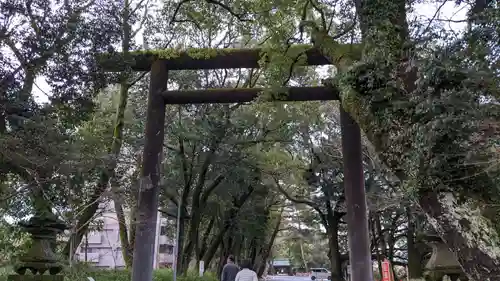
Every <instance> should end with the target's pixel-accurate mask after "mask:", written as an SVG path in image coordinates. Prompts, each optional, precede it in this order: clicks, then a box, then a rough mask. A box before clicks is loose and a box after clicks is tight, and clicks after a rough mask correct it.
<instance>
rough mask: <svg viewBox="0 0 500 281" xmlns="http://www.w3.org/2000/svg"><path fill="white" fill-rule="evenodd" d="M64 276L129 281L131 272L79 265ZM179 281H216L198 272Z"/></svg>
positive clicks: (164, 278) (160, 280)
mask: <svg viewBox="0 0 500 281" xmlns="http://www.w3.org/2000/svg"><path fill="white" fill-rule="evenodd" d="M4 269H5V270H4V271H2V272H1V273H0V280H1V281H5V280H7V275H9V274H12V273H11V272H9V268H4ZM62 274H64V276H65V280H75V281H88V279H87V277H92V278H94V279H95V280H96V281H129V280H130V278H131V272H130V271H129V270H112V269H111V270H99V269H95V268H92V267H91V266H85V265H77V266H76V268H73V269H67V270H65V271H64V272H63V273H62ZM153 280H154V281H172V280H173V275H172V271H171V270H170V269H158V270H155V271H154V273H153ZM177 280H179V281H216V280H218V279H217V278H216V277H215V275H213V274H212V273H210V272H206V273H205V274H204V275H203V276H202V277H199V275H198V272H194V271H193V272H191V271H190V272H188V274H187V275H186V276H178V277H177Z"/></svg>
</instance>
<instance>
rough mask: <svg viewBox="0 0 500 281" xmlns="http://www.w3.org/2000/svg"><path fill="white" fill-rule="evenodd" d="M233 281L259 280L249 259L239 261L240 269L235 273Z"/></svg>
mask: <svg viewBox="0 0 500 281" xmlns="http://www.w3.org/2000/svg"><path fill="white" fill-rule="evenodd" d="M235 281H259V278H258V277H257V273H255V271H253V270H252V263H251V262H250V261H249V260H245V261H243V262H242V263H241V270H240V272H238V274H236V279H235Z"/></svg>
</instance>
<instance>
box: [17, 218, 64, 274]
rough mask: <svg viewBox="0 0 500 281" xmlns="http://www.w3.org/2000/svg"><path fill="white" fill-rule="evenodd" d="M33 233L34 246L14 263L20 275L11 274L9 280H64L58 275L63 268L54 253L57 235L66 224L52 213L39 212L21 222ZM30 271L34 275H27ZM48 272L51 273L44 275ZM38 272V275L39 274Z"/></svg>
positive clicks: (26, 229) (27, 230)
mask: <svg viewBox="0 0 500 281" xmlns="http://www.w3.org/2000/svg"><path fill="white" fill-rule="evenodd" d="M19 225H20V226H21V227H22V228H23V229H24V230H25V231H26V232H28V233H30V234H31V238H32V240H33V241H32V243H33V244H32V246H31V247H30V249H29V251H28V252H27V253H26V254H25V255H24V256H22V257H21V258H20V259H19V262H18V263H17V264H15V265H14V271H15V272H16V273H17V274H19V275H10V276H9V279H8V280H9V281H49V280H50V281H62V280H63V279H64V278H63V276H62V275H56V274H58V273H60V272H61V271H62V269H63V267H62V264H60V263H59V262H58V260H57V257H56V254H55V253H54V247H55V243H56V236H57V234H58V233H61V232H62V231H63V230H64V229H65V228H66V226H65V225H64V223H63V222H61V221H60V220H58V219H57V217H56V216H54V215H53V214H50V213H38V214H36V215H35V216H33V217H32V218H31V219H30V220H28V221H27V222H22V223H20V224H19ZM27 271H30V272H31V273H32V275H25V274H26V272H27ZM45 272H48V273H49V274H50V275H43V274H44V273H45ZM37 274H38V275H37Z"/></svg>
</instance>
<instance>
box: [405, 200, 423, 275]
mask: <svg viewBox="0 0 500 281" xmlns="http://www.w3.org/2000/svg"><path fill="white" fill-rule="evenodd" d="M406 216H407V219H408V232H407V234H406V235H407V236H406V241H407V243H406V244H407V247H408V277H409V279H422V278H423V268H422V257H421V256H420V253H419V252H418V249H417V248H416V244H415V221H414V220H415V219H416V218H415V217H414V216H413V215H412V213H411V207H406Z"/></svg>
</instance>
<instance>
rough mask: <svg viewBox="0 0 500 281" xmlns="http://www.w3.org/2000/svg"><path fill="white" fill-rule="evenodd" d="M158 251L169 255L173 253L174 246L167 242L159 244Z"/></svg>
mask: <svg viewBox="0 0 500 281" xmlns="http://www.w3.org/2000/svg"><path fill="white" fill-rule="evenodd" d="M160 253H161V254H168V255H171V254H173V253H174V246H173V245H167V244H160Z"/></svg>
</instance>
